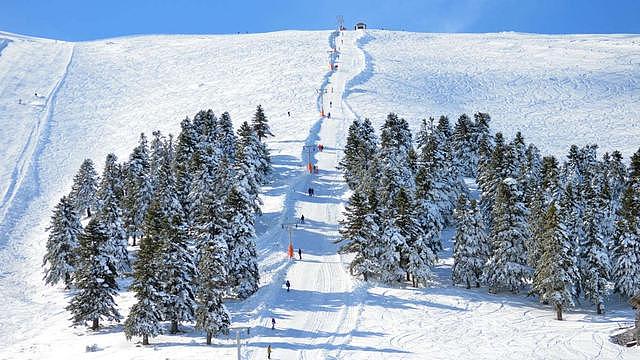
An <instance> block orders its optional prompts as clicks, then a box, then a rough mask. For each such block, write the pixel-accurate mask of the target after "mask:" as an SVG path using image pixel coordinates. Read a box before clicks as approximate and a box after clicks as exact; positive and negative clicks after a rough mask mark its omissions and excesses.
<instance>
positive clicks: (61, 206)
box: [42, 196, 82, 288]
mask: <svg viewBox="0 0 640 360" xmlns="http://www.w3.org/2000/svg"><path fill="white" fill-rule="evenodd" d="M47 231H49V237H48V239H47V250H46V253H45V255H44V259H43V261H42V266H43V267H44V282H45V284H48V285H55V284H57V283H58V282H60V281H62V282H64V285H65V287H66V288H69V287H70V286H71V284H72V276H73V273H74V272H75V271H76V268H77V266H78V261H79V259H78V247H79V243H78V237H79V236H80V234H82V225H81V224H80V217H79V216H78V213H77V212H76V210H75V207H74V206H73V204H72V203H71V200H70V199H69V197H67V196H63V197H62V198H61V199H60V201H59V202H58V204H57V205H56V207H55V209H54V210H53V215H52V216H51V225H50V226H49V227H48V228H47Z"/></svg>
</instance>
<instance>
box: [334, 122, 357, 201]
mask: <svg viewBox="0 0 640 360" xmlns="http://www.w3.org/2000/svg"><path fill="white" fill-rule="evenodd" d="M360 133H361V131H360V120H358V119H355V120H353V122H352V123H351V125H349V130H348V134H347V144H346V145H345V147H344V156H343V157H342V159H340V162H339V163H338V168H339V169H340V170H342V176H343V177H344V179H345V181H346V182H347V185H348V186H349V188H350V189H355V188H356V187H357V186H358V180H359V179H358V174H359V170H360V167H361V166H362V163H361V160H362V159H361V157H360V154H359V151H360V142H361V139H360Z"/></svg>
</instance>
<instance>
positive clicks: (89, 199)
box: [69, 159, 98, 217]
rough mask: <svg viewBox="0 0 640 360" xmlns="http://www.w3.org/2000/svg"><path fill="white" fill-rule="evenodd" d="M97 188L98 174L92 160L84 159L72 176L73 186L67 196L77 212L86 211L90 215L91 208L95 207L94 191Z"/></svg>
mask: <svg viewBox="0 0 640 360" xmlns="http://www.w3.org/2000/svg"><path fill="white" fill-rule="evenodd" d="M97 190H98V174H97V173H96V170H95V167H94V166H93V161H91V159H85V160H84V161H83V162H82V165H80V170H78V173H77V174H76V176H75V177H74V178H73V186H72V187H71V194H69V198H70V199H71V201H72V202H73V204H74V206H75V208H76V211H77V212H78V214H81V213H83V212H84V211H86V212H87V217H91V209H95V207H96V192H97Z"/></svg>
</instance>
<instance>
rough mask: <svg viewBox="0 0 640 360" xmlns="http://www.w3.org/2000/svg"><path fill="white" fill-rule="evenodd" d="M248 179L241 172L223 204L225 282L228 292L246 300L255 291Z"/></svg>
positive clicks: (255, 273) (258, 279)
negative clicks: (229, 289)
mask: <svg viewBox="0 0 640 360" xmlns="http://www.w3.org/2000/svg"><path fill="white" fill-rule="evenodd" d="M248 178H249V177H248V176H247V175H246V174H245V171H244V170H243V169H240V170H239V171H238V172H237V176H236V179H235V184H234V186H233V187H232V189H231V191H230V192H229V196H228V197H227V200H226V204H225V212H226V213H225V220H226V223H227V227H226V229H225V230H226V231H227V232H228V237H227V239H228V243H227V246H228V250H229V260H228V263H229V267H228V268H229V274H228V275H229V280H228V285H229V287H230V288H231V292H232V293H233V294H235V295H236V296H237V297H238V298H240V299H246V298H247V297H249V296H251V295H252V294H253V293H255V292H256V291H257V290H258V286H259V284H260V274H259V273H258V263H257V252H256V244H255V241H254V239H255V224H254V222H255V221H254V218H253V211H254V204H253V201H254V200H253V199H252V197H253V196H252V195H251V194H249V192H248V191H247V188H249V185H248Z"/></svg>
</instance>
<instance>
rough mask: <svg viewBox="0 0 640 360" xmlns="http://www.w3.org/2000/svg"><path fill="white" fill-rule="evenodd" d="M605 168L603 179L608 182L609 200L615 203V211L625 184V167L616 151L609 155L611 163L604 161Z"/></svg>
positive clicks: (620, 155)
mask: <svg viewBox="0 0 640 360" xmlns="http://www.w3.org/2000/svg"><path fill="white" fill-rule="evenodd" d="M605 166H606V169H607V170H606V177H605V178H606V179H608V180H609V189H610V190H611V198H612V199H614V201H615V202H616V204H615V206H614V210H616V211H617V210H618V208H619V206H620V198H621V197H622V193H623V192H624V189H625V184H626V182H627V167H626V165H625V164H624V162H623V161H622V154H621V153H620V152H619V151H617V150H616V151H614V152H612V153H611V161H610V162H606V161H605Z"/></svg>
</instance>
